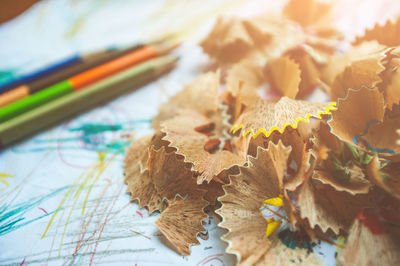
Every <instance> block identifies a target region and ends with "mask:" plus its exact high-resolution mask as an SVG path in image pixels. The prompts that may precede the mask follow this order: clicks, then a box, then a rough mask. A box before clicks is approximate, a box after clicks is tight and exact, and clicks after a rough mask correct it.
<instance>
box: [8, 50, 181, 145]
mask: <svg viewBox="0 0 400 266" xmlns="http://www.w3.org/2000/svg"><path fill="white" fill-rule="evenodd" d="M176 61H177V58H175V57H172V56H168V55H167V56H163V57H159V58H156V59H151V60H148V61H146V62H144V63H141V64H139V65H135V66H133V67H131V68H128V69H127V70H124V71H122V72H120V73H118V74H116V75H114V76H111V77H108V78H106V79H104V80H102V81H99V82H97V83H95V84H93V85H91V86H89V87H87V88H86V89H85V90H80V91H77V92H75V93H71V94H68V95H65V96H64V97H61V98H58V99H56V100H54V101H51V102H48V103H46V104H44V105H42V106H40V107H37V108H35V109H34V110H32V111H30V112H27V113H24V114H22V115H19V116H17V117H15V118H13V119H11V120H8V121H7V122H5V123H3V124H0V148H1V147H5V146H8V145H10V144H12V143H15V142H16V141H18V140H21V139H23V138H24V137H26V136H28V135H30V134H32V133H35V132H37V131H39V130H41V129H43V128H46V127H48V126H51V125H54V124H55V123H57V122H60V121H61V120H64V119H66V118H69V117H71V116H74V115H76V114H78V113H80V112H82V111H84V110H87V109H89V108H91V107H94V106H96V105H98V104H101V103H104V102H107V101H109V100H111V99H113V98H115V97H116V96H119V95H121V94H123V93H125V92H127V91H129V90H132V89H134V88H138V87H139V86H142V85H144V84H145V83H147V82H149V81H151V80H154V79H155V78H157V77H159V76H160V75H162V74H164V73H166V72H167V71H169V70H171V69H172V68H173V67H174V65H175V63H176Z"/></svg>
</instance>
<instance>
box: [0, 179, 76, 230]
mask: <svg viewBox="0 0 400 266" xmlns="http://www.w3.org/2000/svg"><path fill="white" fill-rule="evenodd" d="M70 187H71V186H65V187H61V188H59V189H56V190H55V191H53V192H51V193H50V194H47V195H46V196H42V197H35V198H33V199H30V200H28V201H25V202H22V203H19V204H15V205H11V204H3V205H2V206H0V236H2V235H6V234H8V233H10V232H12V231H14V230H17V229H19V228H21V227H23V226H25V225H28V224H30V223H33V222H35V221H37V220H40V219H42V218H44V217H46V216H49V215H51V214H53V213H54V212H56V211H58V210H54V211H52V212H48V213H46V214H44V215H41V216H39V217H36V218H33V219H30V220H26V217H24V215H25V214H26V213H27V212H28V211H30V210H31V209H33V208H35V207H37V206H38V205H39V204H40V203H42V202H44V201H46V200H48V199H50V198H52V197H54V196H56V195H57V194H59V193H60V192H62V191H64V190H66V189H68V188H70Z"/></svg>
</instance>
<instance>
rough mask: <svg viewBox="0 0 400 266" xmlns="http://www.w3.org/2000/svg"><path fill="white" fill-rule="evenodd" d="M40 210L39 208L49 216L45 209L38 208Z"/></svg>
mask: <svg viewBox="0 0 400 266" xmlns="http://www.w3.org/2000/svg"><path fill="white" fill-rule="evenodd" d="M38 208H39V210H42V211H43V212H44V213H45V214H49V213H48V212H47V211H46V210H45V209H43V208H41V207H38Z"/></svg>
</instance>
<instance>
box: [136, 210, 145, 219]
mask: <svg viewBox="0 0 400 266" xmlns="http://www.w3.org/2000/svg"><path fill="white" fill-rule="evenodd" d="M136 213H137V214H139V215H140V217H142V219H143V214H142V213H141V212H140V211H136Z"/></svg>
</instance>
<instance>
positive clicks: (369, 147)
mask: <svg viewBox="0 0 400 266" xmlns="http://www.w3.org/2000/svg"><path fill="white" fill-rule="evenodd" d="M380 123H382V122H381V121H378V120H371V121H369V122H368V124H367V127H366V129H365V130H364V132H362V133H361V134H360V135H357V136H355V137H353V142H354V143H355V144H356V145H358V141H359V140H363V141H364V142H365V143H366V144H367V146H368V149H369V150H370V151H373V152H377V153H380V152H387V153H390V154H392V155H394V154H396V153H395V152H394V150H391V149H385V148H374V147H372V145H371V144H370V143H369V142H368V141H367V140H366V139H364V138H363V136H365V135H367V134H368V131H369V128H370V127H371V126H372V125H378V124H380Z"/></svg>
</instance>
